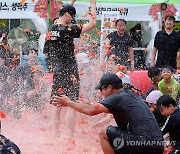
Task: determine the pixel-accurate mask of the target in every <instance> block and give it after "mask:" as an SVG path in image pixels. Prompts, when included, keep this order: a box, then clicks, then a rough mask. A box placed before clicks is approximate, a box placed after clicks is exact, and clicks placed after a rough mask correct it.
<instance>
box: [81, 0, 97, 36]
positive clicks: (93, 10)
mask: <svg viewBox="0 0 180 154" xmlns="http://www.w3.org/2000/svg"><path fill="white" fill-rule="evenodd" d="M90 4H91V12H90V15H91V16H90V19H89V22H88V23H86V24H84V25H83V28H82V31H81V33H85V32H88V31H90V30H92V29H93V28H95V27H96V0H90Z"/></svg>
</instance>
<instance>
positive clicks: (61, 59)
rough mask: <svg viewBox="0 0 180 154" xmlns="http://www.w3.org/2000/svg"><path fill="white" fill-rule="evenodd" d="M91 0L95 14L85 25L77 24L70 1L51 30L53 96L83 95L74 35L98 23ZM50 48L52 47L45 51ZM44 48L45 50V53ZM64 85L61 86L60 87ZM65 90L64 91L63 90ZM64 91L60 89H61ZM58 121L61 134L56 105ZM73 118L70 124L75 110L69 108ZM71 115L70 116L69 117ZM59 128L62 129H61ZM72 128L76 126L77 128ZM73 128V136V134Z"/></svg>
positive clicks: (72, 96) (93, 1)
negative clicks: (80, 90) (80, 89)
mask: <svg viewBox="0 0 180 154" xmlns="http://www.w3.org/2000/svg"><path fill="white" fill-rule="evenodd" d="M90 4H91V17H90V19H89V22H88V23H86V24H84V25H79V24H74V23H75V19H74V18H75V15H76V9H75V7H74V6H72V5H70V4H65V5H63V6H62V8H61V9H60V17H59V19H57V21H56V24H54V25H53V26H52V28H51V30H50V40H49V43H48V45H49V46H50V50H51V51H52V52H53V55H52V54H49V55H50V56H53V58H52V59H53V60H54V63H55V64H54V69H53V86H52V92H51V96H53V95H59V94H61V93H63V94H66V95H67V96H68V97H70V98H71V100H77V99H78V98H79V88H80V81H79V74H78V65H77V61H76V58H75V55H74V42H73V41H74V38H79V37H80V35H81V34H82V33H85V32H88V31H90V30H92V29H93V28H95V26H96V0H90ZM45 52H50V51H45ZM45 52H44V53H45ZM59 89H60V90H59ZM60 91H61V92H60ZM59 92H60V93H59ZM53 109H54V112H53V113H54V114H55V115H54V116H55V118H54V122H55V123H56V125H57V127H56V126H55V129H56V130H55V132H57V134H59V130H58V129H59V123H60V108H56V107H54V108H53ZM68 114H69V116H71V117H72V118H67V119H70V122H67V121H66V123H69V126H68V127H73V128H74V124H73V123H74V122H75V120H74V122H73V120H72V119H74V116H75V114H74V111H71V112H68ZM69 116H67V117H69ZM57 128H58V129H57ZM73 128H72V129H71V128H70V130H74V129H73ZM72 135H73V134H72V132H71V134H70V136H71V137H72Z"/></svg>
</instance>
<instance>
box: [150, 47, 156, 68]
mask: <svg viewBox="0 0 180 154" xmlns="http://www.w3.org/2000/svg"><path fill="white" fill-rule="evenodd" d="M156 53H157V49H156V48H155V47H154V48H153V51H152V64H151V66H155V58H156Z"/></svg>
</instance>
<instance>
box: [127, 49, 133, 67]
mask: <svg viewBox="0 0 180 154" xmlns="http://www.w3.org/2000/svg"><path fill="white" fill-rule="evenodd" d="M128 50H129V59H130V62H131V68H134V51H133V48H132V47H130V48H129V49H128Z"/></svg>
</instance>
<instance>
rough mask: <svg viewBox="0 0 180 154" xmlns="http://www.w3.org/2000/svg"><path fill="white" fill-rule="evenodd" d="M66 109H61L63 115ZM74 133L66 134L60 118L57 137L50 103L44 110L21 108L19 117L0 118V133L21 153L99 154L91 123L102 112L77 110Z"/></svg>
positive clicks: (98, 145)
mask: <svg viewBox="0 0 180 154" xmlns="http://www.w3.org/2000/svg"><path fill="white" fill-rule="evenodd" d="M65 113H66V109H65V108H64V109H63V110H62V112H61V116H62V117H64V114H65ZM76 116H77V118H76V128H75V135H74V137H72V138H69V137H67V135H66V130H65V129H64V126H65V122H64V121H63V120H62V121H61V125H60V128H61V132H60V135H59V137H57V136H55V134H54V131H53V124H52V117H51V105H48V106H47V108H46V109H45V110H44V111H43V112H39V113H37V112H33V111H24V112H23V114H22V117H21V119H19V120H16V119H14V118H13V116H12V115H8V116H7V117H6V118H5V119H2V131H1V133H2V134H3V135H5V136H6V137H7V138H9V139H10V140H12V141H13V142H14V143H16V144H17V145H18V146H19V147H20V149H21V152H22V154H102V150H101V147H100V142H99V136H98V133H99V130H100V127H99V128H97V127H96V128H95V127H93V125H94V124H95V123H96V122H97V121H99V120H100V119H102V118H103V117H104V116H105V115H98V116H94V117H89V116H86V115H83V114H80V113H78V112H76Z"/></svg>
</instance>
